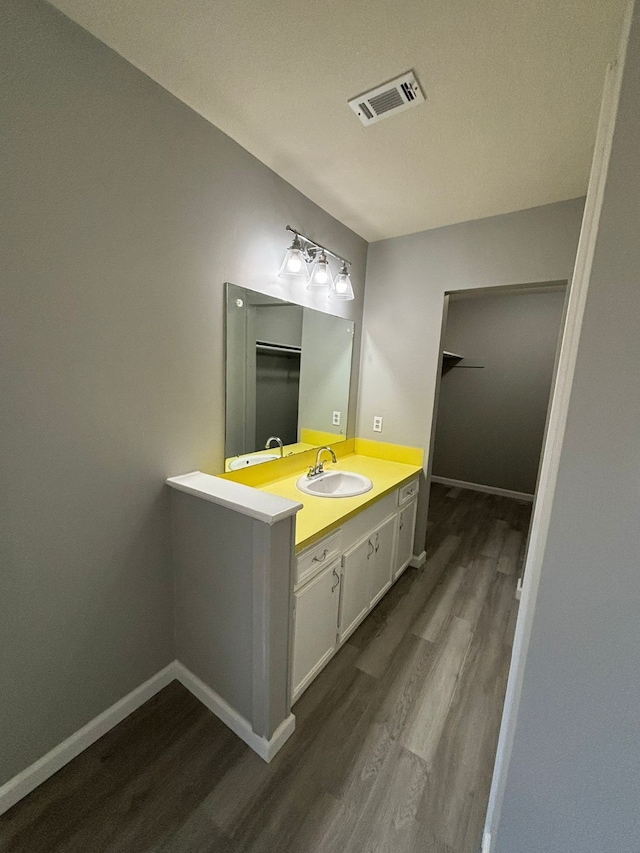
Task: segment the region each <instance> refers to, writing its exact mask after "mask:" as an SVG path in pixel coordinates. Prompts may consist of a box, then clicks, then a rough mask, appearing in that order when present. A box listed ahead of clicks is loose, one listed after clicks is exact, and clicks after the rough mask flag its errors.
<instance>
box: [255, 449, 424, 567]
mask: <svg viewBox="0 0 640 853" xmlns="http://www.w3.org/2000/svg"><path fill="white" fill-rule="evenodd" d="M325 467H326V470H327V471H354V472H355V473H356V474H364V475H365V476H366V477H369V479H370V480H371V482H372V483H373V488H372V489H371V490H370V491H368V492H366V493H365V494H364V495H357V496H356V497H353V498H320V497H315V496H313V495H307V494H305V493H304V492H301V491H299V490H298V489H297V488H296V480H297V479H298V478H299V477H300V476H301V475H303V474H306V471H307V468H306V467H304V468H303V467H301V468H300V469H299V470H298V471H296V473H295V474H293V475H292V474H288V476H286V477H281V478H279V479H277V480H273V481H272V482H268V483H262V484H260V485H259V486H257V488H259V489H260V490H261V491H263V492H269V493H270V494H272V495H279V496H280V497H283V498H289V499H290V500H293V501H299V502H300V503H301V504H303V509H301V510H300V511H299V512H298V514H297V516H296V551H301V550H302V549H303V548H306V547H307V546H308V545H311V544H312V543H313V542H315V541H316V540H317V539H320V538H321V537H322V536H324V535H325V534H326V533H328V532H329V531H330V530H333V529H335V528H337V527H340V525H341V524H343V523H344V522H345V521H347V519H349V518H351V517H352V516H354V515H356V514H357V513H358V512H360V511H361V510H363V509H364V508H365V507H366V506H368V505H369V504H372V503H374V502H375V501H377V500H379V499H380V498H382V497H384V495H386V494H388V493H389V492H392V491H393V490H394V489H397V488H398V487H399V486H402V485H404V483H406V482H408V481H409V480H411V479H412V478H413V477H415V476H416V474H419V473H420V471H422V466H419V465H409V464H406V463H404V462H392V461H389V460H387V459H378V458H374V457H372V456H365V455H362V454H358V453H353V454H350V455H348V456H342V457H340V458H339V459H338V462H337V463H336V464H333V463H332V462H327V463H326V466H325Z"/></svg>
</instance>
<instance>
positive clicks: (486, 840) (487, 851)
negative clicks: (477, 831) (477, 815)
mask: <svg viewBox="0 0 640 853" xmlns="http://www.w3.org/2000/svg"><path fill="white" fill-rule="evenodd" d="M482 853H491V833H490V832H485V833H484V835H483V836H482Z"/></svg>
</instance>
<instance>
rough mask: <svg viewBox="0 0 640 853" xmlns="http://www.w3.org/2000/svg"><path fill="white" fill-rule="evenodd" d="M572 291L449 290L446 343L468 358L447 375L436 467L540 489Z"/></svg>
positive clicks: (463, 476) (448, 473) (477, 479)
mask: <svg viewBox="0 0 640 853" xmlns="http://www.w3.org/2000/svg"><path fill="white" fill-rule="evenodd" d="M565 295H566V286H562V287H554V288H552V289H550V290H546V291H545V290H539V291H537V292H525V293H518V292H517V291H514V290H512V289H510V288H508V289H505V292H503V293H496V292H495V291H494V292H493V293H491V294H487V295H483V296H477V297H476V296H471V297H469V295H466V294H465V295H464V296H463V297H462V298H456V297H455V296H453V297H450V298H449V307H448V311H447V325H446V330H445V336H444V349H446V350H449V351H450V352H455V353H459V354H461V355H464V359H463V360H462V361H460V362H458V363H457V364H458V365H460V366H454V367H453V368H452V369H450V370H447V371H446V372H445V374H444V375H443V377H442V382H441V385H440V396H439V398H438V415H437V425H436V437H435V445H434V451H433V471H432V473H433V474H435V475H437V476H439V477H448V478H451V479H454V480H464V481H465V482H468V483H477V484H480V485H485V486H497V487H499V488H501V489H509V490H513V491H516V492H526V493H528V494H533V492H534V491H535V486H536V479H537V476H538V463H539V460H540V451H541V449H542V439H543V437H544V428H545V423H546V418H547V409H548V406H549V396H550V392H551V381H552V379H553V370H554V364H555V356H556V351H557V349H558V341H559V334H560V325H561V322H562V317H563V313H564V302H565ZM465 365H476V367H466V366H465ZM480 366H481V367H480Z"/></svg>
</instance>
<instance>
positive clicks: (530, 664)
mask: <svg viewBox="0 0 640 853" xmlns="http://www.w3.org/2000/svg"><path fill="white" fill-rule="evenodd" d="M639 235H640V10H638V8H637V7H636V13H635V20H634V24H633V28H632V32H631V39H630V42H629V50H628V55H627V63H626V66H625V71H624V78H623V85H622V94H621V101H620V106H619V111H618V118H617V122H616V128H615V135H614V140H613V149H612V156H611V161H610V166H609V174H608V178H607V183H606V188H605V194H604V202H603V208H602V213H601V219H600V225H599V230H598V235H597V241H596V246H595V254H594V261H593V268H592V272H591V277H590V284H589V291H588V295H587V302H586V312H585V316H584V322H583V327H582V334H581V337H580V345H579V349H578V356H577V362H576V372H575V377H574V382H573V387H572V393H571V400H570V404H569V414H568V421H567V427H566V433H565V438H564V443H563V447H562V454H561V459H560V468H559V472H558V480H557V485H556V490H555V497H554V502H553V507H552V516H551V523H550V527H549V532H548V538H547V545H546V550H545V554H544V560H543V566H542V575H541V579H540V586H539V589H538V597H537V604H536V609H535V613H534V616H533V624H532V634H531V639H530V645H529V653H528V657H527V661H526V665H525V670H524V683H523V691H522V696H521V700H520V708H519V713H518V718H517V723H516V730H515V741H514V744H513V752H512V756H511V762H510V765H509V769H508V775H507V787H506V796H505V800H504V803H503V806H502V814H501V820H500V824H499V826H498V831H497V836H496V840H497V843H496V845H495V850H496V851H497V853H531V851H534V850H535V851H562V853H602V851H605V850H606V851H607V853H632V852H633V851H637V850H638V849H640V807H639V804H640V737H639V733H640V700H639V696H638V685H640V654H639V651H638V650H639V649H640V620H639V619H638V608H639V605H640V509H639V507H640V382H639V380H638V366H639V365H640V334H639V332H638V322H639V318H640V239H639Z"/></svg>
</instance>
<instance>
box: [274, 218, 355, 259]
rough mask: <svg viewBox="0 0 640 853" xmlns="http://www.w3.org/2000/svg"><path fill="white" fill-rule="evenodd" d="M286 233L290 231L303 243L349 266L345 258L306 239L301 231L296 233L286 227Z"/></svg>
mask: <svg viewBox="0 0 640 853" xmlns="http://www.w3.org/2000/svg"><path fill="white" fill-rule="evenodd" d="M287 231H291V233H292V234H295V235H296V237H301V238H302V239H303V240H304V241H305V243H310V244H311V245H312V246H314V247H315V248H316V249H320V251H322V252H325V253H326V254H327V255H331V257H332V258H336V259H337V260H339V261H342V262H343V263H345V264H348V265H349V266H351V261H350V260H348V259H347V258H343V257H342V255H337V254H336V253H335V252H332V251H331V249H327V247H326V246H323V245H322V244H321V243H316V241H315V240H312V239H311V237H307V236H306V235H305V234H303V233H302V232H301V231H298V230H297V228H292V227H291V226H290V225H287Z"/></svg>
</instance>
